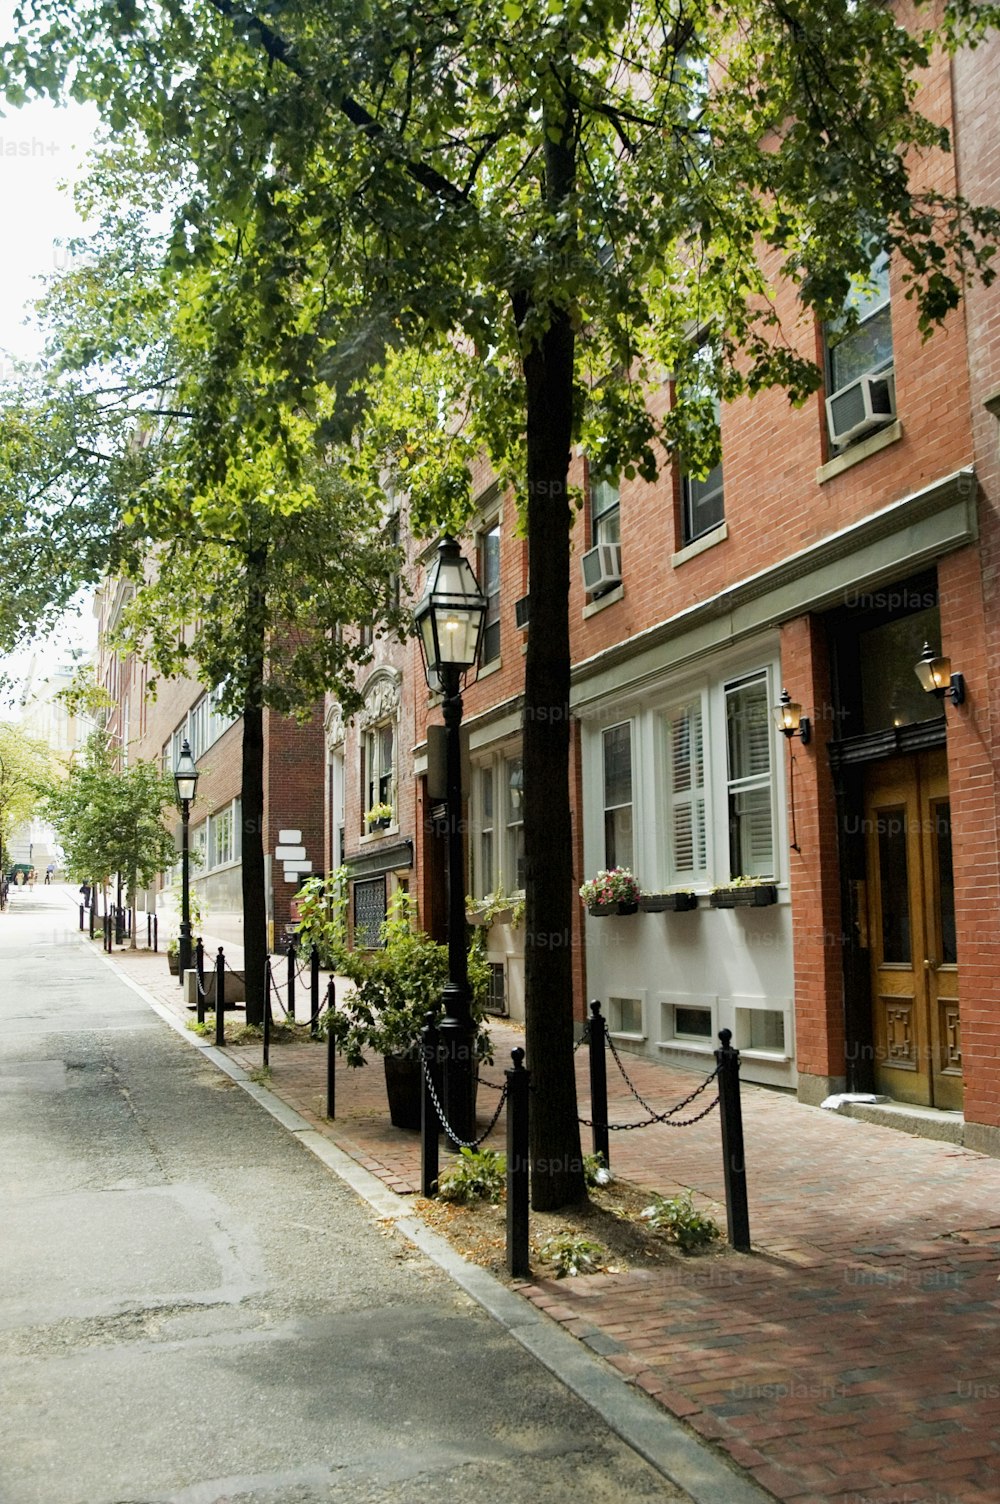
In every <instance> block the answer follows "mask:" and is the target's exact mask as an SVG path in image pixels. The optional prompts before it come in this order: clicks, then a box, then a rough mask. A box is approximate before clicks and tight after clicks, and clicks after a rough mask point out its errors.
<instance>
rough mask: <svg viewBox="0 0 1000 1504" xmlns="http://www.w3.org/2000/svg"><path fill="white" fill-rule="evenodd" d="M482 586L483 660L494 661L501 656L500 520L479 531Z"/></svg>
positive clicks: (480, 586)
mask: <svg viewBox="0 0 1000 1504" xmlns="http://www.w3.org/2000/svg"><path fill="white" fill-rule="evenodd" d="M476 552H477V555H478V565H479V588H480V590H481V591H482V592H483V595H484V596H485V597H486V617H485V619H484V622H483V646H482V651H481V652H480V654H479V661H480V663H483V664H485V663H494V662H495V661H496V659H498V658H499V657H500V523H499V521H495V522H492V523H491V524H490V525H489V527H487V528H484V529H483V531H482V532H481V533H480V534H479V540H478V546H477V550H476Z"/></svg>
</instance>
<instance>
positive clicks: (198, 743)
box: [188, 695, 210, 761]
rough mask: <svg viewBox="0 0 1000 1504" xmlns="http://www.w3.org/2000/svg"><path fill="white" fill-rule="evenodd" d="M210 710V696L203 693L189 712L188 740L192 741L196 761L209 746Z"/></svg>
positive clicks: (193, 755)
mask: <svg viewBox="0 0 1000 1504" xmlns="http://www.w3.org/2000/svg"><path fill="white" fill-rule="evenodd" d="M209 710H210V707H209V703H208V696H207V695H202V697H201V699H200V700H199V701H198V703H197V705H195V706H194V707H193V709H192V710H191V711H189V713H188V741H189V742H190V743H191V755H192V757H194V759H195V760H196V761H197V759H198V758H199V757H200V756H201V754H202V753H203V752H204V751H205V749H206V748H207V747H208V726H209Z"/></svg>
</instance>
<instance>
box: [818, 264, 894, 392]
mask: <svg viewBox="0 0 1000 1504" xmlns="http://www.w3.org/2000/svg"><path fill="white" fill-rule="evenodd" d="M854 311H856V312H857V316H858V323H857V326H856V327H855V328H854V329H851V330H849V331H847V332H845V331H844V323H845V322H846V319H841V320H838V321H837V322H836V323H833V324H828V325H827V326H826V330H825V335H826V359H827V375H828V378H829V386H828V389H829V391H831V392H838V391H840V390H841V389H842V388H843V387H845V386H849V385H850V384H851V382H852V381H857V379H858V377H859V376H866V375H867V374H868V372H869V371H882V370H886V369H887V368H888V367H889V366H891V365H892V314H891V310H890V306H889V257H888V256H887V255H886V254H885V252H884V251H883V252H882V253H881V254H880V255H879V256H877V257H876V259H875V261H874V262H873V263H872V269H871V274H870V276H869V278H868V280H867V281H866V282H865V283H863V284H862V285H861V286H857V287H853V288H852V289H851V291H850V293H849V294H848V297H847V302H846V304H845V314H846V313H848V312H854Z"/></svg>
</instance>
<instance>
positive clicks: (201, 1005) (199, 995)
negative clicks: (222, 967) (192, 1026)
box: [194, 935, 205, 1024]
mask: <svg viewBox="0 0 1000 1504" xmlns="http://www.w3.org/2000/svg"><path fill="white" fill-rule="evenodd" d="M194 985H195V1004H196V1006H197V1009H198V1022H199V1023H200V1024H203V1023H204V1022H205V943H204V941H203V940H202V938H201V936H200V935H199V936H198V943H197V945H196V946H195V948H194Z"/></svg>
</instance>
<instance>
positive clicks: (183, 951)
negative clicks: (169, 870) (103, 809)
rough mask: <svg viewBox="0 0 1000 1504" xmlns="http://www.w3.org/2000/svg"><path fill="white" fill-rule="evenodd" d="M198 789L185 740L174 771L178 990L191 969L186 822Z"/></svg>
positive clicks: (189, 854) (193, 765) (189, 892)
mask: <svg viewBox="0 0 1000 1504" xmlns="http://www.w3.org/2000/svg"><path fill="white" fill-rule="evenodd" d="M197 787H198V766H197V764H196V762H195V760H194V758H193V757H192V755H191V747H190V744H189V742H188V739H187V737H185V738H184V742H183V745H182V746H181V755H180V757H179V758H178V759H177V764H176V766H175V768H174V789H175V790H176V794H177V803H178V805H179V806H180V811H181V932H180V935H179V937H178V943H177V962H178V970H179V972H180V981H181V986H182V987H183V985H184V973H185V972H186V971H190V969H191V853H190V846H189V842H188V822H189V819H190V815H191V801H192V800H193V799H194V795H195V789H196V788H197Z"/></svg>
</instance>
